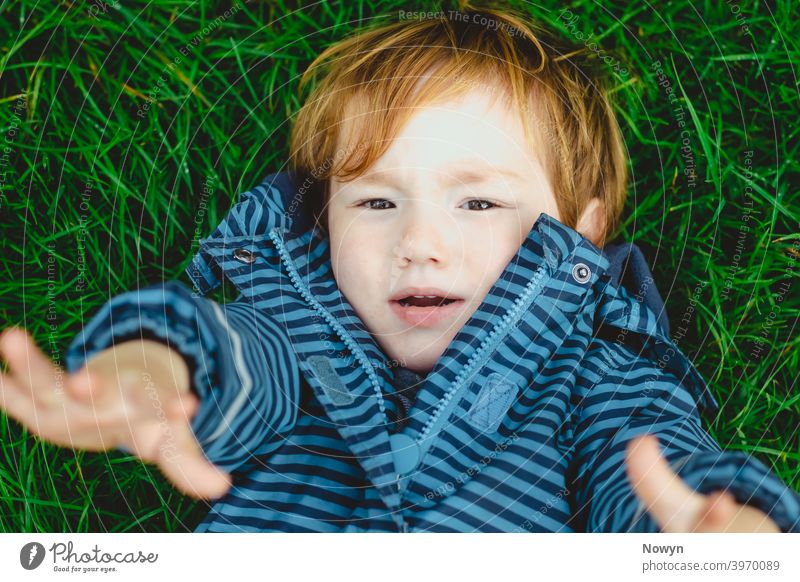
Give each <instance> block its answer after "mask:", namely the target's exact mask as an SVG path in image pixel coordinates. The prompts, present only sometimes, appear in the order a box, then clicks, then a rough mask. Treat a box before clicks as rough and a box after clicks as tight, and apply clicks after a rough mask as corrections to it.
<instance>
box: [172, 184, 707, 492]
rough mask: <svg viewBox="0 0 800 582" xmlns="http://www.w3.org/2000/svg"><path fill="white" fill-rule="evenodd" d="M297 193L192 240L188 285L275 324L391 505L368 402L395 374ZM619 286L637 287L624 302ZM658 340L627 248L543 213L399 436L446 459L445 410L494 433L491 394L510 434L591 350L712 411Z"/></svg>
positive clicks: (279, 188) (668, 345)
mask: <svg viewBox="0 0 800 582" xmlns="http://www.w3.org/2000/svg"><path fill="white" fill-rule="evenodd" d="M304 195H305V190H304V188H303V184H297V180H296V179H295V178H294V176H293V175H292V174H291V173H290V172H279V173H274V174H270V175H268V176H267V177H266V178H265V179H264V180H263V181H262V182H261V183H260V184H259V185H257V186H256V187H255V188H253V189H251V190H249V191H247V192H244V193H243V194H241V196H240V199H239V201H238V203H237V204H235V205H234V206H233V207H232V208H231V210H230V212H229V214H228V215H227V216H226V218H225V219H224V220H223V221H222V223H221V224H220V225H219V226H218V227H217V228H216V229H215V230H214V232H213V233H212V234H211V236H209V237H208V238H206V239H202V240H201V241H200V249H199V252H198V253H197V255H196V256H195V257H194V258H193V259H192V261H191V263H190V264H189V265H188V267H187V269H186V274H187V275H188V277H189V278H190V279H191V281H192V282H193V284H194V287H195V290H196V292H198V293H199V294H201V295H205V294H206V293H208V292H209V291H211V290H213V289H215V288H216V287H217V286H219V285H220V282H221V280H222V278H223V277H226V278H228V279H229V280H231V281H232V282H233V283H234V284H235V285H236V287H237V289H238V290H239V291H240V292H241V294H242V296H243V297H244V298H245V299H247V300H252V301H253V303H254V304H255V305H257V307H258V308H259V309H263V310H265V311H266V312H268V313H270V314H272V315H274V316H275V317H276V319H278V320H280V321H281V322H282V323H283V324H284V325H285V326H286V328H287V330H288V331H289V333H290V335H291V337H292V341H293V344H294V349H295V352H296V353H297V354H298V356H299V357H298V362H299V363H300V366H301V368H302V371H303V376H304V377H305V378H306V379H307V381H308V382H309V385H310V386H311V387H312V389H313V390H314V392H315V394H316V395H317V398H318V399H319V401H320V403H321V404H322V405H323V406H324V408H325V412H326V413H327V415H328V416H329V417H330V418H331V419H332V420H333V422H335V423H336V425H337V430H339V432H340V433H341V434H342V436H343V437H344V438H345V439H346V441H347V442H348V445H349V446H350V448H351V450H352V451H353V454H354V455H355V456H356V457H357V458H359V461H360V463H361V464H362V466H363V467H364V469H365V471H366V473H367V475H368V476H369V478H370V480H371V481H372V482H373V483H374V484H375V486H376V488H377V489H378V490H379V492H380V495H381V496H382V497H383V498H384V500H385V502H386V503H387V504H388V505H389V507H392V506H396V505H397V503H399V492H398V490H396V489H395V486H394V485H395V481H394V480H395V477H396V475H395V472H394V467H393V465H392V461H391V455H389V459H388V461H387V458H386V453H387V451H389V437H388V434H387V433H386V431H385V430H382V428H381V427H382V426H383V423H384V419H385V408H383V404H381V405H380V407H379V406H378V403H382V402H383V400H382V399H381V398H376V397H375V396H376V395H380V394H381V393H386V392H387V391H388V390H391V386H394V385H395V381H396V379H395V377H394V373H395V370H393V369H392V368H391V367H389V366H386V365H385V364H383V362H386V357H385V355H384V354H383V352H382V350H381V348H380V347H379V345H378V344H377V343H376V341H375V340H374V338H372V336H371V335H370V334H369V333H368V331H367V330H366V327H365V326H364V324H363V322H362V321H361V320H360V319H359V318H358V316H357V315H356V313H355V311H354V310H353V308H352V306H351V305H350V304H349V303H348V301H347V299H346V298H345V297H344V296H343V294H342V293H341V292H340V291H339V289H338V287H337V286H336V283H335V280H334V278H333V274H332V268H331V264H330V252H329V251H330V249H329V245H328V241H327V238H326V237H324V236H322V235H321V234H320V233H319V231H318V230H317V229H315V228H313V222H312V220H311V219H310V212H309V211H308V208H307V205H306V204H305V203H304V197H305V196H304ZM626 281H628V283H626ZM630 281H632V283H631V282H630ZM620 282H622V283H623V285H620V284H619V283H620ZM626 284H633V285H634V286H635V287H636V288H635V289H631V290H630V292H629V290H628V289H626V287H625V285H626ZM632 293H635V294H636V295H633V294H632ZM299 313H302V315H298V314H299ZM667 334H668V332H667V326H666V317H665V314H664V309H663V303H661V300H660V297H658V293H657V291H656V290H655V285H654V283H653V281H652V277H651V276H650V272H649V269H647V265H646V263H645V262H644V260H643V257H642V256H641V252H639V251H638V249H636V247H635V246H633V245H625V246H613V247H607V250H606V252H603V251H601V250H600V249H598V248H597V247H596V246H595V245H593V244H592V243H591V242H590V241H588V240H587V239H585V238H584V237H582V236H581V235H580V234H578V233H577V232H576V231H574V230H573V229H570V228H568V227H566V226H564V225H563V224H561V223H560V222H559V221H557V220H556V219H554V218H552V217H550V216H548V215H546V214H542V215H541V216H540V217H539V218H538V219H537V221H536V223H535V224H534V225H533V227H532V228H531V230H530V232H529V233H528V235H527V236H526V238H525V239H524V240H523V242H522V244H521V245H520V247H519V249H518V251H517V253H516V254H515V256H514V257H513V258H512V259H511V261H510V262H509V263H508V265H507V266H506V268H505V269H504V270H503V272H502V273H501V275H500V277H499V278H498V280H497V281H496V282H495V284H494V285H493V286H492V287H491V289H490V290H489V292H488V293H487V296H486V298H485V299H484V301H483V303H482V304H481V305H480V306H479V307H478V309H477V310H476V312H475V313H474V314H473V315H472V316H471V317H470V319H469V320H468V321H467V322H466V323H465V324H464V326H463V327H462V328H461V330H459V332H458V333H457V335H456V336H455V338H454V339H453V340H452V342H451V343H450V345H449V346H448V347H447V349H446V350H445V352H444V353H443V354H442V356H441V357H440V358H439V360H438V361H437V362H436V364H435V366H434V367H433V369H432V370H431V371H430V373H429V374H428V375H427V377H426V378H425V379H424V382H423V385H422V386H421V388H420V394H421V395H423V396H424V397H425V398H428V399H429V402H432V403H439V404H440V405H441V407H439V406H437V407H433V406H421V407H420V408H419V409H418V410H417V413H416V414H415V416H414V417H413V418H411V419H410V424H409V430H410V431H411V432H412V433H415V434H419V435H420V437H419V438H420V446H421V448H422V453H421V458H422V464H423V465H425V463H426V460H427V462H428V463H433V462H434V460H435V457H436V455H439V454H441V455H445V454H448V453H447V452H446V451H444V450H442V449H443V448H444V447H447V446H449V445H448V444H447V443H448V442H457V441H458V440H459V437H458V434H457V433H455V432H453V433H452V434H450V433H449V432H448V431H458V430H461V429H459V427H454V426H450V425H448V423H447V421H448V418H450V417H451V413H453V412H454V407H455V406H461V407H463V406H471V408H469V409H468V410H465V411H463V416H464V417H469V422H470V423H471V426H472V427H473V428H477V429H479V430H481V431H484V432H486V431H489V432H491V431H492V430H493V429H496V425H495V424H493V423H494V422H495V421H496V420H497V415H496V414H494V413H493V412H492V410H491V409H488V408H487V407H484V408H481V406H480V404H479V403H478V393H479V392H480V391H481V389H482V388H484V387H485V386H488V385H493V390H494V392H493V393H492V394H493V396H492V398H493V400H492V402H491V404H492V406H493V407H496V406H501V405H504V406H505V407H506V408H505V410H509V408H508V407H509V406H511V408H510V411H511V412H509V418H511V419H512V420H511V421H510V422H513V421H514V419H516V418H519V419H522V418H523V412H524V410H523V409H524V407H525V406H529V404H530V401H531V399H534V398H543V397H547V393H548V390H551V387H554V386H557V385H563V384H564V383H569V382H574V378H573V377H574V375H575V374H577V373H580V368H579V367H576V366H579V364H580V360H581V359H582V358H583V357H584V355H585V354H586V353H587V352H588V351H590V350H591V349H592V346H593V343H594V342H595V341H600V340H606V341H615V342H619V343H623V344H625V346H626V347H627V348H629V349H631V350H634V354H643V355H644V357H647V358H649V359H651V360H655V359H657V360H658V367H659V368H660V369H662V370H666V371H668V372H671V373H672V374H674V375H675V376H676V377H677V378H678V380H679V381H680V382H681V383H683V384H684V385H685V386H686V387H687V389H688V390H689V391H690V392H691V393H692V395H693V396H694V398H695V400H696V401H697V403H698V406H699V408H700V409H701V410H702V411H704V412H706V413H708V414H714V413H716V412H717V410H718V405H717V403H716V401H715V400H714V398H713V397H712V395H711V393H710V392H709V390H708V387H707V386H706V384H705V382H704V381H703V379H702V377H701V376H700V375H699V373H698V372H697V371H696V370H695V368H694V367H693V366H692V365H691V363H690V362H689V360H688V359H687V358H686V357H685V356H684V355H683V354H682V353H681V351H680V350H679V349H678V347H677V346H676V345H675V344H674V343H673V342H672V341H671V340H670V339H669V337H668V335H667ZM553 406H565V407H566V406H569V403H568V402H556V401H554V402H553ZM517 407H519V409H520V410H519V414H516V408H517ZM434 408H435V409H434ZM460 414H461V413H460ZM541 421H542V427H543V429H547V430H553V431H554V432H557V431H558V427H557V426H553V427H549V426H548V424H547V419H546V418H543V419H541ZM520 422H521V420H520ZM462 428H463V427H462ZM505 428H509V427H505ZM511 429H512V430H513V426H512V427H511ZM470 430H472V429H470ZM427 434H430V435H437V434H441V435H443V436H441V438H439V439H430V438H426V435H427ZM462 436H463V435H462ZM431 450H434V451H435V453H436V454H432V453H431V452H430V451H431ZM426 454H427V456H426ZM442 478H443V477H441V476H437V474H436V472H435V471H427V472H426V471H422V472H420V476H419V479H420V480H419V482H416V483H415V482H413V481H412V482H411V485H409V490H410V491H411V493H412V494H413V493H414V491H413V489H414V488H415V487H416V489H417V493H418V495H417V498H418V499H422V500H423V501H424V499H423V497H422V496H423V495H424V491H426V490H427V491H430V490H436V489H437V487H440V486H442V485H443V483H439V482H438V480H440V479H442Z"/></svg>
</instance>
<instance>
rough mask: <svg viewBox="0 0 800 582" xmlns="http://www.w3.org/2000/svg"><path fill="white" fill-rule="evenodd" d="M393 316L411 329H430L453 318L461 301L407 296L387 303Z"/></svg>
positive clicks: (437, 296) (427, 296)
mask: <svg viewBox="0 0 800 582" xmlns="http://www.w3.org/2000/svg"><path fill="white" fill-rule="evenodd" d="M389 305H390V307H391V308H392V311H393V312H394V314H395V315H396V316H397V317H398V319H400V320H401V321H402V322H404V323H406V324H408V325H411V326H413V327H421V328H431V327H434V326H437V325H439V324H440V323H442V322H446V321H449V320H452V319H453V318H455V316H456V315H457V314H458V313H460V312H461V307H462V306H463V305H464V300H463V299H457V298H450V297H443V296H441V295H407V296H405V297H401V298H399V299H393V300H391V301H390V302H389Z"/></svg>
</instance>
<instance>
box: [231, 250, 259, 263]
mask: <svg viewBox="0 0 800 582" xmlns="http://www.w3.org/2000/svg"><path fill="white" fill-rule="evenodd" d="M233 258H234V259H236V260H237V261H240V262H242V263H248V264H249V263H252V262H253V261H255V260H256V257H255V255H254V254H253V253H251V252H250V251H249V250H247V249H236V250H235V251H233Z"/></svg>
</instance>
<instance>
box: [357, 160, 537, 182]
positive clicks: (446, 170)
mask: <svg viewBox="0 0 800 582" xmlns="http://www.w3.org/2000/svg"><path fill="white" fill-rule="evenodd" d="M441 170H442V172H443V174H442V175H441V176H440V178H439V183H440V184H441V185H443V186H450V185H453V184H479V183H481V182H487V181H488V180H490V179H492V178H497V177H506V178H511V179H512V180H517V181H520V182H522V181H524V180H525V178H524V177H523V176H522V175H521V174H520V173H519V172H516V171H515V170H512V169H511V168H496V167H493V166H489V165H487V164H486V163H484V162H482V161H481V160H478V159H467V160H459V161H457V162H455V163H453V164H450V165H448V166H445V167H443V168H441ZM357 181H358V182H360V183H361V184H365V185H384V184H385V185H393V184H395V173H394V172H393V171H391V170H388V171H386V170H384V171H382V172H381V173H380V174H368V175H366V176H363V177H361V178H359V179H358V180H357Z"/></svg>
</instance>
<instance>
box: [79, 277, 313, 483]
mask: <svg viewBox="0 0 800 582" xmlns="http://www.w3.org/2000/svg"><path fill="white" fill-rule="evenodd" d="M131 339H152V340H157V341H161V342H163V343H165V344H167V345H168V346H169V347H170V348H172V349H174V350H175V351H177V352H178V353H180V354H181V355H182V356H183V357H184V358H185V360H186V362H187V364H188V366H189V371H190V372H189V373H190V377H191V389H192V390H193V391H194V392H195V393H196V394H197V396H198V397H199V400H200V406H199V407H198V411H197V413H196V414H195V416H194V417H193V418H192V420H191V428H192V431H193V432H194V435H195V437H196V438H197V440H198V442H199V444H200V446H201V447H202V450H203V452H204V454H205V456H206V457H207V458H208V459H209V460H210V461H211V462H212V463H214V464H216V465H217V466H219V467H220V468H222V469H224V470H226V471H234V470H236V469H237V468H239V467H240V466H241V465H242V464H243V463H245V461H248V459H250V457H251V456H252V455H261V454H266V453H269V452H271V451H272V450H274V449H275V448H277V446H278V445H279V444H280V442H281V440H282V439H283V438H284V437H285V436H286V435H287V434H288V432H289V431H291V429H292V428H293V427H294V423H295V420H296V418H297V402H298V400H297V399H298V392H299V382H300V380H299V368H298V364H297V361H296V357H295V354H294V351H293V350H292V347H291V344H290V342H289V339H288V337H287V335H286V332H285V331H284V330H283V329H282V328H281V327H280V326H279V325H278V324H277V322H276V321H275V320H274V318H272V317H271V316H269V315H267V314H265V313H263V312H260V311H258V310H256V309H255V308H254V307H253V305H252V304H251V303H247V302H245V301H242V300H241V297H240V298H239V299H237V300H236V301H233V302H230V303H226V304H224V305H220V304H218V303H216V302H214V301H212V300H210V299H207V298H204V297H200V296H197V295H196V294H193V293H192V292H191V291H190V290H189V289H188V287H186V286H185V285H183V284H182V283H181V282H179V281H167V282H165V283H159V284H155V285H151V286H149V287H144V288H141V289H138V290H134V291H129V292H126V293H122V294H120V295H117V296H116V297H114V298H112V299H111V300H110V301H108V302H107V303H106V304H105V305H104V306H103V307H102V308H101V309H100V310H99V311H98V312H97V314H95V316H94V317H93V318H92V319H91V321H89V323H88V324H87V325H86V326H85V327H84V328H83V329H82V330H81V332H80V333H78V335H77V336H76V337H75V339H74V340H73V341H72V343H71V344H70V346H69V348H68V350H67V354H66V357H65V361H66V367H67V370H68V371H69V372H74V371H76V370H78V369H80V368H81V367H82V366H83V364H84V363H85V361H86V360H87V359H89V358H91V357H92V356H93V355H94V354H96V353H97V352H99V351H102V350H104V349H106V348H108V347H110V346H112V345H113V344H115V343H121V342H123V341H126V340H131Z"/></svg>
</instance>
